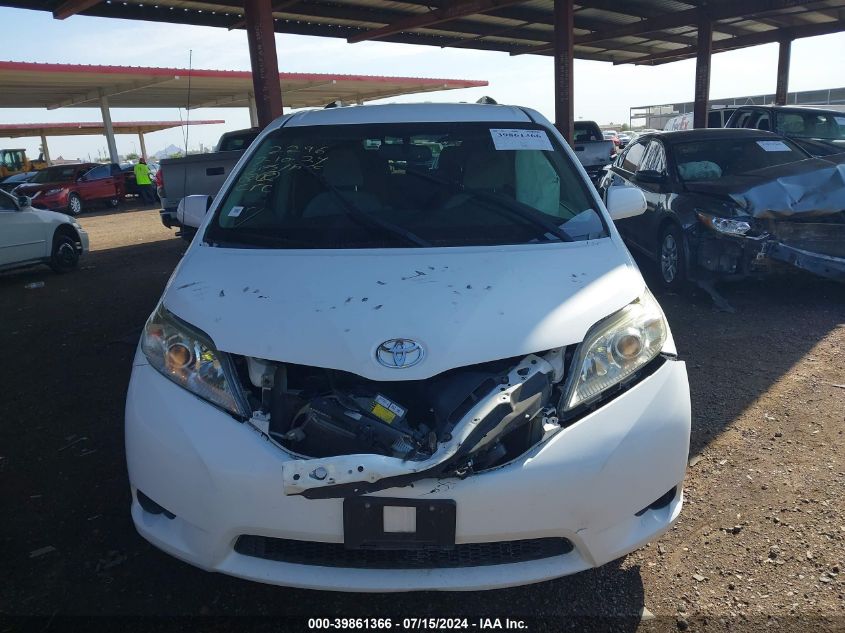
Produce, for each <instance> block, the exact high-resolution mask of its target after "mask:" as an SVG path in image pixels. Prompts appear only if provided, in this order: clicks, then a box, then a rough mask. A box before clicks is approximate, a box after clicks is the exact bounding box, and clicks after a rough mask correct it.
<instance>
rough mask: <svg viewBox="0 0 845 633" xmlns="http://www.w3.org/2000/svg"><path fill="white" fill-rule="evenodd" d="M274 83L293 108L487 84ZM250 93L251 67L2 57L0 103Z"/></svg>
mask: <svg viewBox="0 0 845 633" xmlns="http://www.w3.org/2000/svg"><path fill="white" fill-rule="evenodd" d="M189 78H190V94H189V92H188V84H189ZM279 81H280V83H281V86H282V93H283V95H284V98H285V105H286V106H288V107H292V108H300V107H305V106H322V105H325V104H327V103H329V102H330V101H334V100H337V99H340V100H341V101H350V102H353V103H354V102H359V101H370V100H372V99H382V98H385V97H394V96H398V95H404V94H413V93H419V92H432V91H436V90H453V89H457V88H477V87H481V86H486V85H487V82H486V81H471V80H462V79H434V78H420V77H375V76H368V75H330V74H317V73H280V74H279ZM252 94H253V81H252V73H251V72H249V71H238V70H204V69H198V68H194V69H191V70H188V69H186V68H143V67H137V66H87V65H79V64H39V63H32V62H12V61H0V107H3V108H47V109H48V110H52V109H55V108H67V107H83V108H85V107H89V108H90V107H99V105H100V98H101V97H103V96H105V97H108V103H109V107H112V108H171V107H181V108H185V107H190V108H191V109H195V108H204V107H215V108H225V107H248V106H249V104H250V98H251V95H252Z"/></svg>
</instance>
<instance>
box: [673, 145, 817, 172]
mask: <svg viewBox="0 0 845 633" xmlns="http://www.w3.org/2000/svg"><path fill="white" fill-rule="evenodd" d="M674 154H675V162H676V163H677V166H678V177H679V178H680V179H681V180H684V181H700V180H716V179H718V178H723V177H725V176H736V175H738V174H744V173H747V172H749V171H754V170H756V169H763V168H765V167H773V166H775V165H783V164H784V163H794V162H795V161H799V160H804V159H805V158H807V154H805V153H804V152H803V151H801V150H800V149H798V148H797V147H796V146H795V145H794V144H793V143H791V142H790V141H787V140H784V139H780V138H777V137H772V138H731V139H713V140H706V141H693V142H689V143H678V144H676V145H674Z"/></svg>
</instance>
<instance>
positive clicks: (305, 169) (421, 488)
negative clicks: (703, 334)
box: [126, 104, 690, 591]
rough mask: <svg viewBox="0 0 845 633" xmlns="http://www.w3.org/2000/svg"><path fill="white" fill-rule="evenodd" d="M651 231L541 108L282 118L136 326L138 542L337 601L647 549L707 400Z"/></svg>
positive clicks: (343, 111)
mask: <svg viewBox="0 0 845 633" xmlns="http://www.w3.org/2000/svg"><path fill="white" fill-rule="evenodd" d="M612 198H613V196H612ZM194 202H195V201H191V200H186V204H185V209H186V213H187V214H188V215H190V213H188V211H189V209H190V208H191V207H192V205H193V204H194ZM202 204H203V210H204V205H205V204H206V202H205V200H203V201H202ZM644 208H645V204H644V200H643V199H642V195H641V194H640V193H639V192H623V193H622V194H621V195H620V196H619V197H615V198H614V199H611V200H610V201H609V210H610V215H609V214H608V211H607V210H605V209H604V207H603V205H602V204H601V202H600V201H599V200H598V199H597V198H596V196H595V192H594V190H593V189H592V187H590V185H589V180H588V179H587V177H586V174H585V173H584V171H583V169H581V167H580V166H579V165H578V163H577V160H576V159H575V157H574V156H573V154H572V152H571V150H569V149H568V148H567V147H566V145H565V143H564V142H563V141H562V139H561V137H560V136H559V134H558V133H557V131H556V130H555V129H554V127H552V126H551V125H550V124H549V123H548V122H547V121H546V120H545V119H543V118H542V117H541V116H540V115H539V114H537V113H536V112H533V111H531V110H526V109H521V108H515V107H506V106H494V105H475V104H473V105H468V104H462V105H394V106H367V107H357V108H336V109H332V110H321V111H312V112H301V113H296V114H293V115H291V116H288V117H284V118H282V119H280V120H279V121H277V122H276V123H274V124H273V125H271V126H270V127H269V128H268V129H267V130H266V131H265V132H264V133H262V135H261V136H260V137H259V138H258V139H257V141H256V142H255V143H254V145H253V146H252V147H251V148H250V150H249V151H248V152H247V154H246V155H245V156H244V158H243V159H242V160H241V162H240V163H239V165H238V167H237V168H236V169H235V171H234V172H233V174H232V176H231V177H230V178H229V180H228V181H227V183H226V184H225V185H224V187H223V189H222V190H221V193H220V194H219V195H218V197H217V199H215V200H214V201H213V203H211V207H210V209H209V212H208V214H207V216H206V217H205V220H204V221H203V223H202V226H200V228H199V231H198V234H197V238H196V239H195V240H194V242H193V243H192V245H191V247H190V248H189V249H188V251H187V253H186V255H185V257H184V259H183V260H182V262H181V263H180V265H179V267H178V268H177V270H176V271H175V273H174V275H173V277H172V278H171V280H170V282H169V283H168V286H167V288H166V290H165V293H164V295H163V297H162V299H161V302H160V303H159V305H158V307H157V308H156V310H155V311H154V313H153V314H152V316H151V317H150V319H149V321H148V322H147V324H146V326H145V328H144V332H143V335H142V340H141V344H140V345H139V349H138V352H137V354H136V358H135V365H134V367H133V373H132V380H131V383H130V388H129V394H128V398H127V405H126V447H127V462H128V467H129V477H130V483H131V486H132V494H133V504H132V516H133V519H134V522H135V525H136V527H137V529H138V531H139V532H140V533H141V535H142V536H144V537H145V538H146V539H148V540H149V541H150V542H152V543H153V544H155V545H157V546H158V547H160V548H162V549H163V550H165V551H167V552H169V553H171V554H173V555H174V556H177V557H179V558H181V559H183V560H185V561H187V562H189V563H192V564H194V565H197V566H199V567H202V568H204V569H208V570H213V571H219V572H223V573H228V574H232V575H236V576H240V577H244V578H249V579H252V580H257V581H262V582H269V583H275V584H280V585H291V586H300V587H309V588H319V589H335V590H346V591H396V590H417V589H435V590H437V589H440V590H454V589H484V588H493V587H503V586H511V585H518V584H524V583H529V582H537V581H540V580H545V579H549V578H554V577H558V576H562V575H565V574H570V573H575V572H578V571H581V570H583V569H587V568H589V567H594V566H597V565H602V564H604V563H606V562H608V561H611V560H613V559H615V558H618V557H619V556H622V555H624V554H626V553H628V552H630V551H632V550H633V549H636V548H637V547H640V546H641V545H642V544H644V543H645V542H647V541H649V540H651V539H653V538H654V537H655V536H657V535H659V534H660V533H662V532H663V531H665V530H666V529H668V528H669V527H670V526H671V524H672V522H673V521H674V520H675V519H676V518H677V517H678V515H679V513H680V510H681V506H682V500H683V494H682V483H683V478H684V473H685V467H686V458H687V453H688V447H689V432H690V402H689V389H688V385H687V378H686V370H685V366H684V363H683V362H682V361H680V360H679V359H678V358H677V353H676V350H675V346H674V343H673V340H672V336H671V333H670V330H669V327H668V324H667V323H666V320H665V317H664V315H663V312H662V310H661V309H660V306H659V305H658V304H657V302H656V301H655V299H654V298H653V297H652V295H651V294H650V293H649V291H648V289H647V287H646V286H645V283H644V282H643V279H642V277H641V276H640V274H639V272H638V270H637V268H636V266H635V265H634V263H633V261H632V260H631V257H630V254H629V253H628V252H627V250H626V249H625V247H624V246H623V244H622V242H621V240H620V238H619V236H618V234H617V233H616V232H615V230H614V228H613V225H612V222H611V221H610V218H611V217H622V216H630V215H632V214H636V213H641V212H642V211H643V209H644Z"/></svg>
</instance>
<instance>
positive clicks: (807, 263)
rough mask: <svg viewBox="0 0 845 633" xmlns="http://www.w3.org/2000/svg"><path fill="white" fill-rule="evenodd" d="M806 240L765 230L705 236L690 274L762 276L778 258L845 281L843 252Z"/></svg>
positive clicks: (738, 277)
mask: <svg viewBox="0 0 845 633" xmlns="http://www.w3.org/2000/svg"><path fill="white" fill-rule="evenodd" d="M824 226H826V227H829V226H831V225H824ZM805 241H806V240H798V241H791V240H784V239H782V238H781V237H780V236H774V235H770V234H768V233H765V234H763V235H761V236H758V237H720V236H707V237H706V238H704V239H701V240H699V241H698V242H697V243H696V244H695V246H694V250H693V253H692V258H693V262H694V263H695V265H696V271H695V272H694V274H693V278H696V279H697V280H705V279H708V278H713V277H718V278H720V279H724V280H729V279H733V280H741V279H746V278H749V277H761V276H764V275H766V274H769V273H770V272H771V271H772V268H773V267H772V263H773V262H777V263H779V264H786V265H788V266H792V267H794V268H798V269H800V270H804V271H806V272H809V273H811V274H813V275H817V276H819V277H823V278H826V279H832V280H835V281H845V256H843V255H840V254H838V253H837V254H834V253H830V252H824V251H825V249H815V248H814V245H812V244H807V245H805V244H804V242H805ZM807 246H809V248H807Z"/></svg>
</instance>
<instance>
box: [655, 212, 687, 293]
mask: <svg viewBox="0 0 845 633" xmlns="http://www.w3.org/2000/svg"><path fill="white" fill-rule="evenodd" d="M686 279H687V272H686V255H685V253H684V237H683V234H682V233H681V229H680V228H678V227H677V226H675V225H674V224H673V225H670V226H667V227H666V228H665V229H663V231H662V232H661V234H660V281H661V282H662V284H663V286H664V287H665V288H667V289H669V290H679V289H680V288H681V287H682V286H683V285H684V283H686Z"/></svg>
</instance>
